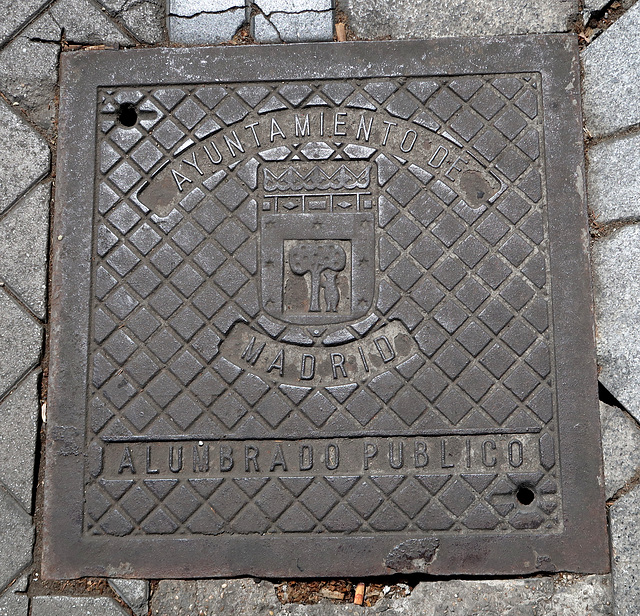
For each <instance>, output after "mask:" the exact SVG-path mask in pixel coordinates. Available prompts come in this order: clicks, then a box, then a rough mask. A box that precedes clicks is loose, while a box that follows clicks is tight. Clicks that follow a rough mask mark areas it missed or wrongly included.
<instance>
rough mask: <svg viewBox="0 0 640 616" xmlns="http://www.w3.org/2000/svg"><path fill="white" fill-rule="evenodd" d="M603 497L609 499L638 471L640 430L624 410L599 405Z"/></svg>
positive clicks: (639, 466)
mask: <svg viewBox="0 0 640 616" xmlns="http://www.w3.org/2000/svg"><path fill="white" fill-rule="evenodd" d="M600 424H601V426H602V453H603V457H604V483H605V496H606V498H607V499H610V498H611V497H612V496H613V495H614V494H616V492H618V491H619V490H621V489H622V488H624V486H625V485H627V483H629V481H630V480H631V479H633V478H634V477H635V476H636V475H637V473H638V471H639V470H640V459H639V458H638V452H639V451H640V428H639V427H638V424H637V423H636V422H635V421H634V420H633V419H632V418H631V417H630V416H629V415H628V414H627V413H625V412H624V411H623V410H621V409H619V408H616V407H614V406H609V405H608V404H604V403H602V402H601V403H600Z"/></svg>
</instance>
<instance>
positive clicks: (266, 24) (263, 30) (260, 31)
mask: <svg viewBox="0 0 640 616" xmlns="http://www.w3.org/2000/svg"><path fill="white" fill-rule="evenodd" d="M251 36H253V38H254V39H255V40H256V41H259V42H261V43H281V42H282V40H281V39H280V35H279V34H278V31H277V30H276V28H275V26H274V25H273V24H272V23H271V22H270V21H269V20H268V19H267V18H266V17H265V16H264V15H261V14H258V15H254V16H253V17H251Z"/></svg>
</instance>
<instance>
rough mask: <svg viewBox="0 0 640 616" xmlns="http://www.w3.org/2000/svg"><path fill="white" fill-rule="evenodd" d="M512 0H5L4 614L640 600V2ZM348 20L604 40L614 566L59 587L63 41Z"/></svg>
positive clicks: (366, 27)
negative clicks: (50, 445) (51, 474)
mask: <svg viewBox="0 0 640 616" xmlns="http://www.w3.org/2000/svg"><path fill="white" fill-rule="evenodd" d="M498 4H499V5H500V7H499V8H497V4H496V3H495V2H491V0H444V1H442V0H422V1H421V2H414V1H411V2H409V0H372V1H371V2H358V1H356V0H344V2H343V3H342V4H341V5H340V6H339V7H337V8H338V9H339V10H337V11H334V10H333V9H334V8H336V7H332V6H331V0H281V1H280V2H276V1H275V0H256V1H255V2H253V3H248V2H244V1H243V0H168V6H165V3H164V2H163V0H0V11H1V14H2V18H1V19H0V238H2V239H1V240H0V444H1V446H0V527H1V528H2V533H1V534H0V616H27V614H31V615H32V616H45V615H47V616H57V615H62V614H64V615H65V616H76V615H77V616H80V615H95V616H110V615H117V614H136V615H141V614H147V613H152V614H154V615H155V614H158V615H165V614H166V615H169V614H180V615H183V614H184V615H191V614H193V615H194V616H195V615H199V614H238V615H240V614H269V615H274V614H350V613H379V612H380V613H381V612H386V613H388V614H400V613H402V614H418V613H419V614H428V615H431V614H433V615H434V616H435V615H436V614H437V615H440V614H450V615H452V614H461V615H462V614H482V615H487V616H488V615H490V614H491V615H494V614H509V615H511V616H543V615H544V616H547V615H548V616H551V615H555V614H558V615H561V614H562V615H563V614H567V615H569V614H571V615H582V614H585V615H586V614H592V615H596V614H597V615H601V614H602V615H604V614H616V615H618V616H623V615H624V616H630V615H632V614H638V613H640V547H638V546H640V526H639V525H638V524H637V516H638V512H639V511H640V485H638V484H639V482H638V478H639V477H640V462H639V458H638V456H637V455H636V452H637V451H638V449H640V430H639V427H638V422H639V421H640V369H639V368H640V353H638V349H639V348H640V327H638V321H639V320H640V318H639V317H638V311H637V309H636V305H637V298H638V295H639V294H640V224H638V223H640V198H639V197H640V165H639V163H638V157H637V155H635V154H636V153H637V151H638V141H639V139H640V132H639V131H638V126H640V81H638V79H637V66H638V65H639V64H640V3H638V4H634V3H633V2H632V1H631V0H624V1H622V2H615V1H614V2H609V3H608V4H606V0H605V1H604V2H603V0H589V1H588V2H585V3H584V5H583V4H582V3H580V5H578V0H559V1H556V2H545V1H544V0H532V1H525V0H504V1H503V2H502V3H498ZM165 12H166V13H165ZM609 13H611V14H609ZM619 14H622V16H621V17H620V18H619V19H617V21H615V23H613V25H612V26H611V27H609V28H608V29H607V30H606V31H604V32H603V33H601V34H600V25H601V23H602V21H600V22H599V23H596V22H598V20H603V19H604V20H605V22H606V21H607V20H611V18H612V17H617V16H618V15H619ZM452 16H454V17H452ZM336 19H337V20H338V21H340V22H345V21H346V22H347V24H348V31H349V33H350V35H351V36H353V37H360V38H367V39H379V38H421V37H434V36H451V35H457V36H478V35H495V34H521V33H526V32H562V31H568V30H572V29H574V27H576V23H577V25H578V27H579V28H580V29H581V30H582V38H583V39H584V40H585V41H587V42H590V44H589V45H587V46H586V47H585V51H584V52H583V63H584V74H585V79H584V113H585V121H586V135H587V144H588V163H589V167H588V191H589V192H588V194H589V207H590V210H591V212H592V214H593V221H594V224H593V236H594V242H593V275H594V284H595V291H596V311H597V322H598V325H597V332H598V355H599V364H600V368H601V373H600V378H601V383H602V385H603V388H602V392H603V396H602V397H603V399H604V401H605V402H608V404H604V403H603V404H602V405H601V415H602V427H603V448H604V456H605V483H606V494H607V498H608V499H609V516H610V526H611V540H612V548H613V562H612V571H613V573H612V575H611V576H607V575H603V576H575V575H574V576H572V575H562V574H561V575H557V576H552V577H539V578H528V579H513V580H501V581H472V580H465V581H456V580H453V581H439V582H427V581H423V582H420V583H419V584H418V586H417V587H415V588H414V589H413V591H412V592H411V594H410V595H409V596H407V597H399V596H398V597H396V598H393V596H392V594H393V593H388V594H387V596H385V597H383V598H382V599H381V600H380V601H379V602H378V603H377V604H376V605H375V606H374V607H372V608H357V607H355V606H353V605H344V604H343V605H338V604H332V603H329V602H328V600H324V603H321V604H319V605H317V606H306V607H305V606H299V605H294V604H285V605H282V604H281V603H280V602H279V601H278V599H277V598H276V594H275V592H274V586H273V584H272V583H270V582H260V583H258V582H254V581H252V580H248V579H245V580H227V581H225V580H217V581H210V582H204V581H199V582H195V581H170V580H169V581H161V582H160V583H158V584H157V585H154V587H153V589H152V590H153V592H152V594H151V599H149V583H148V582H147V581H143V580H109V586H106V585H104V584H102V585H101V584H97V585H91V584H87V585H82V584H80V585H71V586H69V587H68V588H67V587H65V586H64V585H62V584H48V585H47V584H46V583H44V584H43V583H41V582H40V581H38V576H39V571H38V563H37V557H36V561H35V562H34V559H33V558H34V557H33V554H34V541H35V532H34V517H33V516H34V514H35V520H36V521H37V519H38V513H37V511H34V503H35V502H36V486H35V485H34V481H35V479H34V477H35V474H34V469H35V468H36V467H37V466H38V464H39V456H38V450H39V447H40V443H39V438H38V437H39V430H40V428H41V426H42V423H43V422H44V421H46V378H45V377H46V370H47V363H46V353H45V351H46V345H45V341H46V334H47V329H48V327H49V324H48V321H47V300H46V296H47V288H46V281H47V255H48V249H49V244H50V242H55V241H57V238H55V237H54V238H49V216H50V204H51V198H52V192H53V190H54V189H55V179H54V175H53V167H52V161H54V160H55V153H56V152H55V147H56V101H57V81H58V60H59V57H60V54H61V53H64V51H65V50H67V49H77V48H79V47H84V46H93V45H106V46H115V47H117V46H125V47H129V46H143V45H145V46H148V45H162V44H168V43H170V42H171V43H177V44H185V45H188V44H207V43H219V42H223V41H228V40H229V39H232V38H235V39H236V42H247V41H251V38H250V37H254V40H255V41H258V42H280V41H284V42H291V41H307V40H314V41H318V40H332V39H333V36H334V26H333V24H334V21H335V20H336ZM590 20H591V21H590ZM582 26H586V28H582ZM598 34H599V36H597V35H598ZM38 481H39V482H41V481H42V478H41V477H40V478H39V479H38ZM40 487H41V486H38V488H40ZM36 553H37V550H36ZM92 588H98V589H101V590H98V591H95V590H92ZM79 594H80V595H82V596H77V595H79ZM400 594H403V593H400Z"/></svg>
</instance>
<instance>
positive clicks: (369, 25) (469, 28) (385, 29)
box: [340, 0, 578, 39]
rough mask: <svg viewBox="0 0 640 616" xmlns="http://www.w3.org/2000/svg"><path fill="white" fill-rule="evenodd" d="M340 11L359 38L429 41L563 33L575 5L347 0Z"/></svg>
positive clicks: (520, 0) (537, 0) (514, 0)
mask: <svg viewBox="0 0 640 616" xmlns="http://www.w3.org/2000/svg"><path fill="white" fill-rule="evenodd" d="M340 6H341V8H342V9H343V10H344V11H345V12H346V13H347V15H348V16H349V25H350V26H351V28H352V29H353V31H354V32H355V34H356V35H357V36H360V37H362V38H365V39H368V38H372V39H375V38H387V37H388V38H391V39H406V38H433V37H443V36H487V35H489V36H491V35H498V34H525V33H531V32H566V31H567V30H568V29H569V24H570V22H571V21H572V20H573V19H574V18H575V15H576V14H577V12H578V2H577V1H576V0H570V1H568V2H547V1H546V0H533V1H530V0H508V1H505V2H501V3H500V8H499V9H498V7H497V5H496V4H495V3H494V2H492V1H491V0H445V1H442V0H426V1H425V2H420V3H417V2H415V1H413V0H373V1H370V2H360V0H345V1H344V2H341V3H340Z"/></svg>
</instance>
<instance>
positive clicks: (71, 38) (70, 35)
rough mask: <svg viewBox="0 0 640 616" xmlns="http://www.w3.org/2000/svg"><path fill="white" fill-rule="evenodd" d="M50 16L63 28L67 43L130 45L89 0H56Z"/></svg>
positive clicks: (129, 39)
mask: <svg viewBox="0 0 640 616" xmlns="http://www.w3.org/2000/svg"><path fill="white" fill-rule="evenodd" d="M50 12H51V16H52V17H53V18H54V19H55V21H56V22H57V23H58V25H59V26H61V27H62V28H63V29H64V33H65V37H66V41H67V43H75V44H77V45H131V44H132V43H133V41H132V39H131V38H129V37H128V36H126V35H125V34H124V33H123V32H122V31H121V30H120V29H119V28H118V27H117V26H116V25H115V24H114V23H113V22H112V21H111V20H110V19H108V18H107V16H106V15H105V14H104V13H103V12H102V11H100V10H98V9H97V8H96V7H95V5H94V4H93V3H91V2H89V0H58V2H56V3H55V4H54V5H53V6H52V7H51V9H50Z"/></svg>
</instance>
